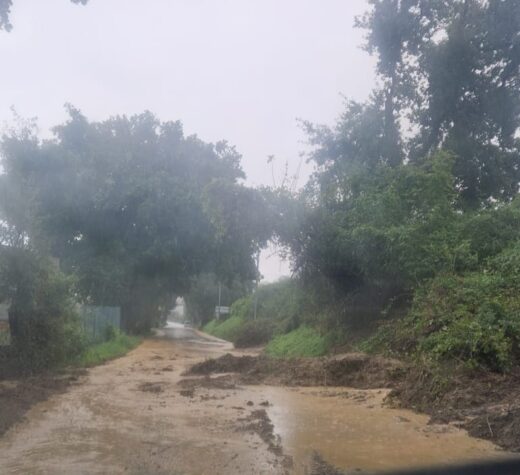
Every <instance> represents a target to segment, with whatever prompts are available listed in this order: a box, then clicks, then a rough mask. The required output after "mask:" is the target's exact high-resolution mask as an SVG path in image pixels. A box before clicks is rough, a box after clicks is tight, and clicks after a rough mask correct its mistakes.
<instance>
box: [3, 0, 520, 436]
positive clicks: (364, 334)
mask: <svg viewBox="0 0 520 475" xmlns="http://www.w3.org/2000/svg"><path fill="white" fill-rule="evenodd" d="M368 3H369V5H370V8H369V9H368V11H367V13H366V14H365V15H363V16H362V17H361V18H359V19H358V21H357V25H358V26H359V27H360V28H362V29H363V30H364V31H365V33H366V35H365V37H366V44H365V48H366V51H367V53H368V54H371V55H374V58H375V59H376V73H377V81H376V84H377V85H376V87H375V89H374V90H373V91H372V93H371V95H370V96H369V98H368V99H367V100H366V101H364V102H357V101H352V100H347V101H346V103H345V107H344V111H343V113H342V114H341V116H340V117H339V118H338V120H337V121H336V123H335V124H333V125H332V126H330V127H329V126H325V125H316V124H312V123H307V122H303V123H302V127H303V128H304V130H305V132H306V133H307V136H308V140H309V143H310V146H311V151H310V153H309V156H308V157H307V158H308V160H309V161H310V162H311V163H312V164H313V165H314V171H313V173H312V175H311V176H310V178H309V180H308V182H307V183H306V184H305V186H304V187H303V188H301V189H298V190H295V189H293V188H291V187H290V186H289V185H288V183H290V182H291V180H287V179H284V180H282V185H281V186H279V187H273V188H254V189H253V188H250V187H247V186H246V185H244V183H243V179H244V177H245V175H244V173H243V171H242V169H241V166H240V158H241V157H240V155H239V153H238V152H237V151H236V150H235V149H234V148H233V147H232V146H230V145H229V144H227V143H226V142H218V143H215V144H211V143H206V142H204V141H202V140H201V139H199V138H198V137H196V136H186V135H185V134H184V132H183V129H182V125H181V123H180V122H162V121H160V120H159V119H158V118H157V117H155V116H154V115H153V114H151V113H149V112H145V113H142V114H138V115H134V116H131V117H126V116H117V117H113V118H109V119H107V120H104V121H100V122H90V121H89V120H88V119H87V117H85V116H84V115H83V114H82V113H81V111H79V110H77V109H76V108H74V107H73V106H70V105H69V106H67V111H68V114H69V117H68V119H67V121H66V122H65V123H63V124H60V125H58V126H56V127H55V128H54V129H53V133H54V136H53V137H51V138H50V139H48V140H42V139H41V138H40V137H39V136H38V134H37V131H36V126H35V124H33V123H30V122H29V123H22V124H18V125H17V126H13V129H12V130H10V131H8V132H7V133H6V134H5V135H4V136H3V137H2V140H1V144H0V147H1V149H0V152H1V163H0V165H1V168H2V170H3V173H2V174H1V175H0V300H1V301H7V302H9V303H10V309H9V324H10V329H11V345H10V346H9V349H8V350H6V351H3V350H2V355H3V356H4V357H7V358H11V359H12V360H16V361H17V362H19V363H20V364H21V365H23V366H25V367H28V368H31V370H34V371H38V370H43V369H47V368H52V367H57V366H59V365H61V364H63V363H64V362H71V361H80V362H83V364H87V365H88V364H95V363H96V362H100V361H104V360H106V359H108V358H110V357H112V356H115V355H118V354H120V353H121V352H123V351H127V350H128V349H129V348H131V347H132V346H133V345H135V344H136V342H137V341H138V340H136V339H134V338H131V337H128V336H124V335H121V334H116V335H113V337H112V338H110V339H109V341H107V342H105V343H102V344H100V345H98V346H94V347H90V348H89V342H88V341H87V340H86V339H85V338H84V335H83V333H82V331H81V328H80V325H79V322H78V318H77V315H76V313H75V312H76V311H75V307H76V304H77V303H89V304H93V305H100V306H104V305H106V306H117V307H120V308H121V312H122V321H123V329H124V331H126V332H127V333H128V334H132V335H143V334H146V332H148V331H149V330H150V328H151V327H152V326H153V325H156V324H158V323H160V322H161V321H162V320H164V318H165V315H166V314H167V313H168V311H169V309H170V308H171V306H172V303H173V301H174V299H175V297H177V296H183V297H184V298H185V302H186V305H187V309H188V314H189V316H190V318H192V319H193V321H194V322H196V323H197V324H198V325H200V326H201V327H202V328H203V329H204V330H205V331H207V332H208V333H211V334H213V335H215V336H218V337H220V338H224V339H226V340H229V341H232V342H234V343H235V345H236V346H237V347H246V346H259V345H266V347H265V352H266V353H267V355H270V356H272V357H302V356H322V355H324V354H326V353H327V352H331V351H338V350H344V349H350V350H352V349H354V350H363V351H365V352H371V353H376V354H382V355H386V356H392V357H396V358H398V359H400V360H402V361H405V362H406V364H407V365H409V366H408V368H413V369H412V370H410V373H409V374H410V375H411V376H410V378H411V379H410V381H409V383H410V385H409V387H408V390H407V389H406V388H404V387H402V388H401V393H400V394H401V395H402V400H403V401H404V400H406V401H407V403H408V404H409V405H411V406H414V407H423V405H421V404H423V403H424V401H426V402H427V403H428V404H430V405H432V404H433V401H432V399H435V400H436V401H443V399H442V398H443V397H444V396H445V395H446V394H447V392H449V391H456V390H458V389H460V388H461V384H464V385H468V384H469V383H468V380H469V379H468V378H467V375H468V374H471V375H472V376H473V379H475V380H478V378H480V379H481V380H486V381H497V380H498V379H496V378H502V377H503V378H506V379H507V378H509V379H508V382H511V381H512V382H513V383H514V385H515V387H520V382H519V381H517V380H516V379H515V374H516V372H517V371H518V368H519V365H520V270H519V269H520V196H519V184H520V139H519V137H520V92H519V91H520V89H519V85H520V47H519V42H518V38H519V26H518V25H520V2H518V1H517V0H489V1H480V0H469V1H463V0H453V1H444V0H440V1H435V2H433V1H432V2H422V1H410V2H397V1H386V0H370V1H369V2H368ZM0 26H1V23H0ZM286 178H287V177H286ZM269 241H273V242H274V243H275V244H276V245H278V247H279V248H281V249H282V250H283V252H284V253H285V254H286V255H288V256H290V258H291V260H292V265H293V277H291V278H290V279H285V280H282V281H279V282H276V283H271V284H265V285H258V284H259V281H260V280H261V278H260V277H261V276H260V275H259V272H258V269H257V262H256V260H257V256H258V253H259V252H260V250H261V249H262V248H265V247H266V245H267V243H268V242H269ZM217 302H220V303H221V305H223V306H229V305H230V306H231V311H230V314H229V316H228V315H222V316H221V318H220V319H219V320H218V321H217V320H215V319H214V309H215V305H216V304H217ZM231 304H232V305H231ZM6 355H7V356H6ZM365 356H366V355H365ZM414 378H415V379H414ZM418 381H419V382H421V384H418V383H417V382H418ZM405 382H406V378H405ZM461 382H463V383H461ZM410 388H412V389H410ZM418 388H419V389H420V391H419V389H418ZM403 395H404V396H403ZM406 395H408V396H409V397H408V396H406ZM405 396H406V397H405ZM419 399H420V402H418V400H419ZM473 402H474V401H470V402H468V404H470V403H471V404H472V403H473ZM477 402H478V401H477ZM516 410H517V411H519V412H520V409H518V408H517V409H516ZM515 420H516V419H515ZM513 422H514V421H513ZM515 430H516V429H515Z"/></svg>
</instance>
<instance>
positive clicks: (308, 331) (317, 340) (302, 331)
mask: <svg viewBox="0 0 520 475" xmlns="http://www.w3.org/2000/svg"><path fill="white" fill-rule="evenodd" d="M327 350H328V344H327V338H326V337H325V336H323V335H321V334H320V333H318V332H317V331H316V330H314V329H313V328H310V327H307V326H301V327H300V328H298V329H296V330H293V331H291V332H289V333H286V334H285V335H278V336H276V337H274V338H273V339H272V340H271V341H270V342H269V344H268V345H267V347H266V348H265V352H266V354H268V355H269V356H274V357H299V356H322V355H324V354H326V353H327Z"/></svg>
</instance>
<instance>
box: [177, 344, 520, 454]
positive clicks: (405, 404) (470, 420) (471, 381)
mask: <svg viewBox="0 0 520 475" xmlns="http://www.w3.org/2000/svg"><path fill="white" fill-rule="evenodd" d="M214 373H233V374H235V375H236V381H237V382H240V383H242V384H273V385H288V386H338V387H339V386H345V387H351V388H360V389H372V388H390V389H392V391H391V393H390V394H389V397H388V398H387V403H388V404H389V405H391V406H394V407H401V408H408V409H413V410H416V411H420V412H423V413H426V414H428V415H430V416H431V422H432V423H454V424H456V425H457V426H459V427H461V428H464V429H466V430H467V431H468V432H469V434H470V435H472V436H474V437H478V438H482V439H486V440H490V441H492V442H493V443H495V444H497V445H498V446H500V447H502V448H504V449H506V450H508V451H513V452H520V372H513V373H509V374H496V373H489V372H477V371H471V372H469V371H460V370H459V371H458V372H454V373H452V374H450V376H447V375H443V374H440V375H439V374H433V373H431V372H430V371H428V370H427V369H419V368H414V367H412V366H409V365H405V364H404V363H401V362H399V361H397V360H393V359H386V358H383V357H377V356H370V355H365V354H358V353H350V354H345V355H338V356H335V357H324V358H294V359H274V358H269V357H266V356H263V355H258V356H251V355H245V356H235V355H232V354H226V355H223V356H221V357H220V358H217V359H209V360H206V361H203V362H201V363H198V364H195V365H194V366H192V367H191V368H190V369H189V370H188V371H187V373H186V374H188V375H189V374H191V375H210V374H214Z"/></svg>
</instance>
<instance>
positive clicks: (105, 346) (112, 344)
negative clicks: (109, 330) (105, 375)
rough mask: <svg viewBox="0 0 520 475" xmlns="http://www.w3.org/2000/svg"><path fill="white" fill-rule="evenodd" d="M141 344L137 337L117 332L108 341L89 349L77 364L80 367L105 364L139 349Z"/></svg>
mask: <svg viewBox="0 0 520 475" xmlns="http://www.w3.org/2000/svg"><path fill="white" fill-rule="evenodd" d="M140 342H141V339H140V338H139V337H137V336H131V335H126V334H124V333H120V332H116V333H114V334H113V335H112V336H111V338H110V339H109V340H108V341H104V342H102V343H97V344H94V345H91V346H89V347H87V348H86V349H85V351H84V352H83V353H82V354H81V355H80V356H79V358H78V359H77V360H76V363H75V364H76V365H77V366H80V367H89V366H96V365H99V364H101V363H105V362H107V361H110V360H113V359H115V358H119V357H120V356H124V355H126V354H127V353H128V352H129V351H130V350H133V349H134V348H135V347H137V345H139V343H140Z"/></svg>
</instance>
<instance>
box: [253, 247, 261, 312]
mask: <svg viewBox="0 0 520 475" xmlns="http://www.w3.org/2000/svg"><path fill="white" fill-rule="evenodd" d="M259 267H260V251H258V252H257V254H256V280H255V300H254V304H253V320H256V310H257V308H258V281H259V280H260V270H259Z"/></svg>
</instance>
